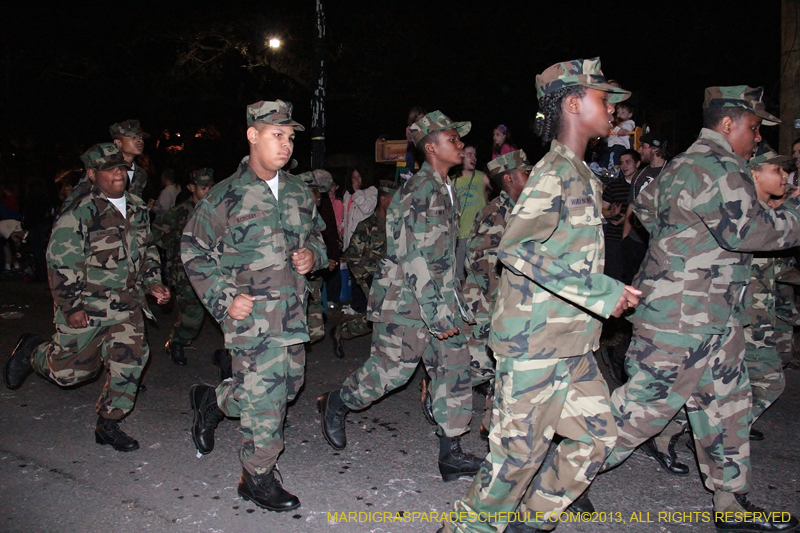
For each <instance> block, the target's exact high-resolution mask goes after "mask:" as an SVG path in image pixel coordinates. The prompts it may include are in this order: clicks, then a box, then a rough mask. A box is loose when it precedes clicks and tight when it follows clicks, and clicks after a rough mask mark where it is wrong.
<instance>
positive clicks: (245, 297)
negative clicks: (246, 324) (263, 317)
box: [228, 294, 256, 320]
mask: <svg viewBox="0 0 800 533" xmlns="http://www.w3.org/2000/svg"><path fill="white" fill-rule="evenodd" d="M255 300H256V297H255V296H250V295H249V294H237V295H236V298H234V299H233V302H232V303H231V306H230V307H229V308H228V316H229V317H231V318H232V319H234V320H244V319H245V318H247V317H249V316H250V313H252V312H253V302H254V301H255Z"/></svg>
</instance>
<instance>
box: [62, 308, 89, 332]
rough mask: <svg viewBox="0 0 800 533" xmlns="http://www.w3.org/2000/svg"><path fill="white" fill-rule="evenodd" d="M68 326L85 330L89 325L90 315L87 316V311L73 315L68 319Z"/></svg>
mask: <svg viewBox="0 0 800 533" xmlns="http://www.w3.org/2000/svg"><path fill="white" fill-rule="evenodd" d="M67 325H68V326H69V327H71V328H72V329H80V328H85V327H86V326H88V325H89V315H87V314H86V311H78V312H77V313H72V314H71V315H69V316H68V317H67Z"/></svg>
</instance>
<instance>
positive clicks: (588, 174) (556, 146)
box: [550, 139, 599, 181]
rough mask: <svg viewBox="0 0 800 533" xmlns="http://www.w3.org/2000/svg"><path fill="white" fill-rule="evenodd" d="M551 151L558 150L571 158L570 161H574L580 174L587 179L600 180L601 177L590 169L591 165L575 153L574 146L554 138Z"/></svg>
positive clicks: (558, 152)
mask: <svg viewBox="0 0 800 533" xmlns="http://www.w3.org/2000/svg"><path fill="white" fill-rule="evenodd" d="M550 151H552V152H556V153H557V154H559V155H560V156H562V157H563V158H564V159H567V160H569V162H570V163H572V166H573V167H575V170H577V171H578V174H580V175H581V176H583V177H584V178H586V179H587V180H590V181H591V178H594V179H598V180H599V178H598V177H597V176H595V175H594V172H592V171H591V170H589V167H588V166H586V163H584V162H583V160H582V159H580V158H579V157H578V156H577V155H575V152H573V151H572V148H570V147H569V146H567V145H566V144H564V143H562V142H559V141H558V140H556V139H553V141H552V142H551V143H550Z"/></svg>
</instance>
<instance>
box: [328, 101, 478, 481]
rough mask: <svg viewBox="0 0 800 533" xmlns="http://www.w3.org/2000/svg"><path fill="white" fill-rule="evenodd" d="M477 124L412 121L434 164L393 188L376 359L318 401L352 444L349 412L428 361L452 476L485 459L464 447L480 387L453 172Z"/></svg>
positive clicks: (332, 438)
mask: <svg viewBox="0 0 800 533" xmlns="http://www.w3.org/2000/svg"><path fill="white" fill-rule="evenodd" d="M470 127H471V124H470V123H469V122H453V121H452V120H450V119H449V118H448V117H446V116H445V115H444V114H443V113H441V112H440V111H435V112H433V113H429V114H427V115H426V116H425V117H423V118H421V119H420V120H418V121H417V122H415V123H414V124H412V125H411V126H410V128H409V132H410V136H411V138H412V140H413V141H414V143H415V144H416V146H417V149H418V150H419V151H420V152H422V153H424V154H425V157H426V162H425V164H423V165H422V168H421V169H420V170H419V172H418V173H417V174H415V175H414V176H413V177H412V178H411V179H409V180H408V181H406V182H405V183H404V184H403V186H402V187H401V188H400V190H399V191H398V192H397V193H396V194H395V195H394V197H393V199H392V203H391V204H390V206H389V210H388V212H387V214H386V256H385V257H384V258H383V260H382V261H381V263H380V267H379V269H378V273H377V274H376V276H375V280H374V282H373V283H372V287H371V291H370V295H369V303H368V305H367V318H369V319H370V320H371V321H372V322H373V328H374V329H373V334H372V352H371V354H370V358H369V359H368V360H367V361H366V362H365V363H364V364H363V365H362V366H361V368H359V369H358V370H357V371H356V372H355V373H353V374H352V375H351V376H350V377H348V378H347V379H346V380H345V382H344V384H343V386H342V388H341V389H338V390H335V391H331V392H328V393H326V394H324V395H322V396H321V397H320V398H319V399H318V400H317V402H318V407H319V409H320V414H321V415H322V431H323V435H324V436H325V438H326V440H327V441H328V444H330V445H331V446H332V447H333V448H334V449H337V450H341V449H344V447H345V446H346V445H347V436H346V434H345V417H346V415H347V413H348V412H349V411H350V410H351V409H356V410H359V409H365V408H367V407H369V405H370V404H372V403H373V402H375V401H377V400H378V399H379V398H381V397H382V396H384V395H385V394H387V393H388V392H390V391H392V390H394V389H396V388H397V387H399V386H401V385H403V384H405V383H406V382H408V380H409V379H410V378H411V376H412V375H413V374H414V370H415V369H416V367H417V365H418V363H419V361H420V359H422V360H423V361H424V363H425V367H426V369H427V371H428V373H429V374H430V375H431V376H432V378H433V385H432V389H433V415H434V418H435V421H436V422H437V425H438V427H437V434H438V435H439V472H440V474H441V475H442V479H443V480H444V481H452V480H455V479H458V478H459V477H460V476H462V475H474V474H475V472H477V470H478V466H479V465H480V460H479V459H478V458H477V457H475V456H473V455H469V454H466V453H464V452H463V451H462V450H461V435H462V434H464V433H466V432H467V431H468V430H469V421H470V418H471V416H472V391H471V387H470V376H469V350H468V349H467V346H466V339H465V338H464V334H463V333H462V328H463V324H464V322H470V321H472V320H473V317H472V314H471V313H470V312H469V310H468V309H467V307H466V305H465V303H464V297H463V296H462V294H461V287H460V286H459V283H458V281H457V279H456V272H455V250H456V240H457V238H458V218H457V213H458V198H457V197H456V196H455V195H454V193H453V187H452V184H451V183H450V180H449V178H448V177H447V172H448V171H449V170H450V169H451V168H452V167H454V166H455V165H458V164H459V163H461V162H462V160H463V159H464V153H463V150H464V143H462V142H461V136H462V135H466V134H467V132H469V130H470Z"/></svg>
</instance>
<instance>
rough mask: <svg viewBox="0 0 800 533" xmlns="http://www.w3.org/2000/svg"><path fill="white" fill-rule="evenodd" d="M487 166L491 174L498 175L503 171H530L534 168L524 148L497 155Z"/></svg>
mask: <svg viewBox="0 0 800 533" xmlns="http://www.w3.org/2000/svg"><path fill="white" fill-rule="evenodd" d="M486 168H487V170H488V171H489V176H497V175H498V174H502V173H503V172H508V171H509V170H515V169H520V170H524V171H526V172H530V170H531V169H532V168H533V165H531V164H530V162H529V161H528V157H527V156H526V155H525V151H524V150H514V151H513V152H508V153H507V154H503V155H501V156H499V157H495V158H494V159H492V160H491V161H489V164H488V165H486Z"/></svg>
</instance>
